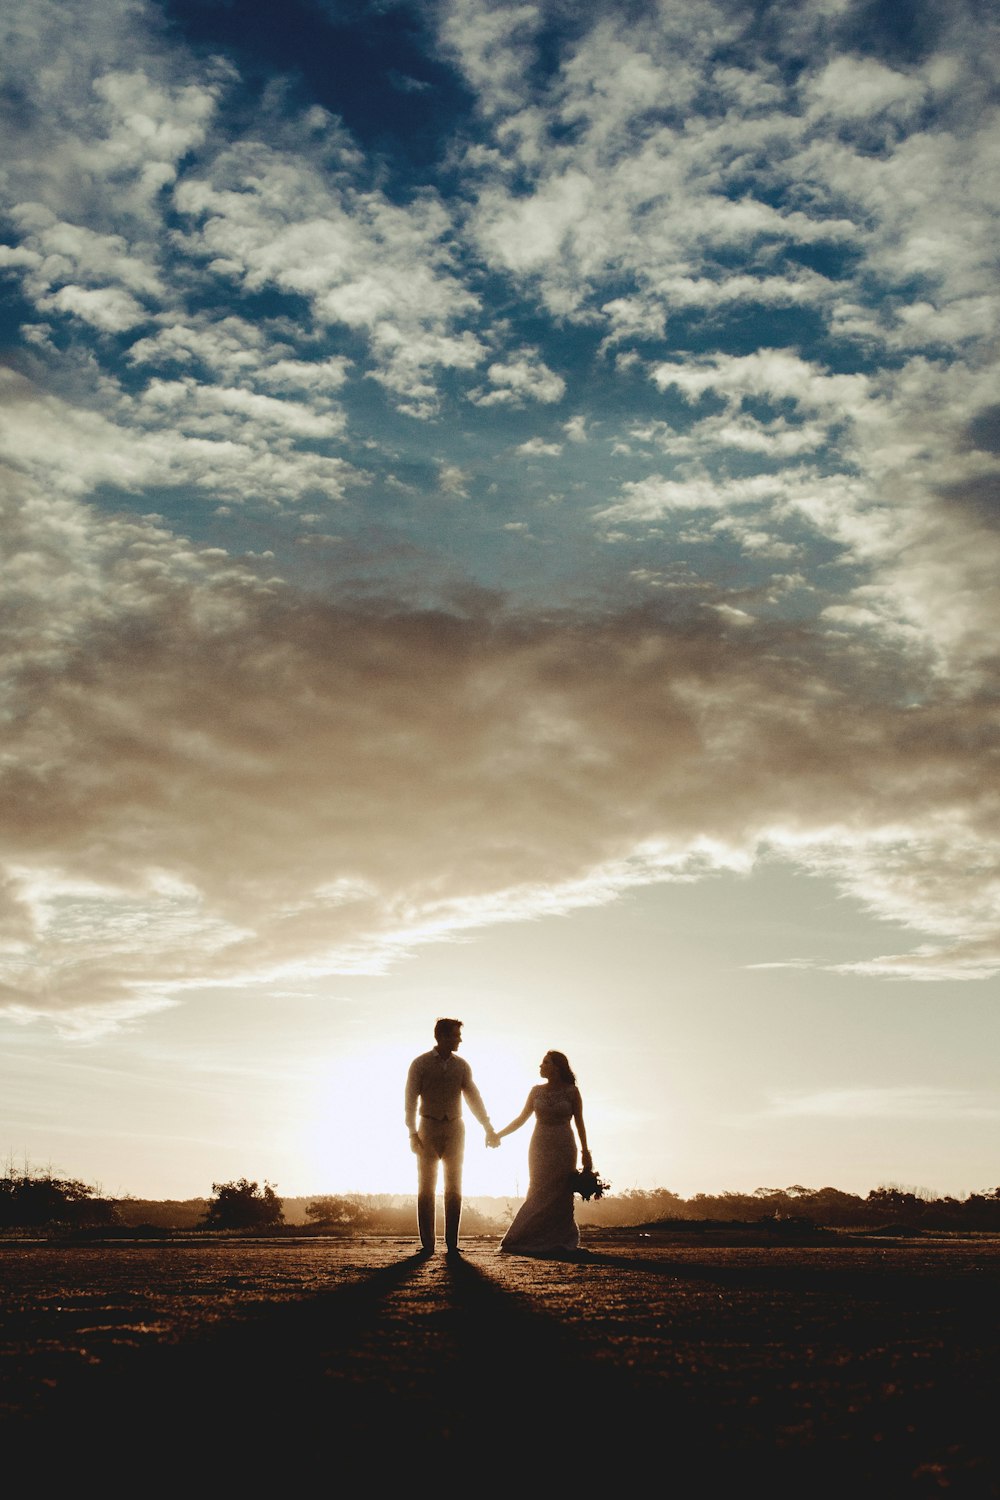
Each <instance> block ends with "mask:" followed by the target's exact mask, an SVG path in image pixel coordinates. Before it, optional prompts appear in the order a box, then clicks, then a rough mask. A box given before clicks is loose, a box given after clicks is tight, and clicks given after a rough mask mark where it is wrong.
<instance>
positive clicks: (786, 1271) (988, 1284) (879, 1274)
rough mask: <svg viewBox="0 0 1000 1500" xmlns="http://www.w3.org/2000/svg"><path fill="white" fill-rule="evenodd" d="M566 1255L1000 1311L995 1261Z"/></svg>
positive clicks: (664, 1272)
mask: <svg viewBox="0 0 1000 1500" xmlns="http://www.w3.org/2000/svg"><path fill="white" fill-rule="evenodd" d="M792 1248H794V1247H792ZM567 1259H572V1260H573V1261H574V1263H576V1264H579V1265H580V1266H581V1267H583V1266H593V1267H606V1268H609V1269H614V1270H619V1271H628V1272H630V1273H631V1274H633V1275H641V1276H648V1277H650V1278H654V1279H657V1280H666V1281H690V1282H700V1283H707V1284H712V1285H717V1286H724V1287H728V1288H730V1289H732V1290H739V1289H744V1290H746V1291H750V1292H758V1291H770V1292H777V1291H787V1292H789V1293H791V1294H793V1295H796V1296H800V1295H802V1294H804V1293H810V1292H817V1293H822V1294H824V1295H827V1296H832V1297H842V1298H861V1299H865V1298H870V1299H871V1300H873V1301H875V1300H877V1301H878V1302H880V1303H883V1304H885V1303H887V1302H895V1303H904V1304H909V1303H913V1304H916V1305H919V1306H921V1307H926V1306H927V1305H928V1303H933V1304H934V1305H951V1306H956V1307H965V1308H967V1309H968V1310H969V1311H970V1312H974V1313H975V1315H976V1317H977V1318H979V1319H981V1318H983V1317H984V1316H987V1317H988V1316H990V1315H991V1314H992V1313H995V1312H1000V1267H998V1269H997V1270H996V1271H991V1272H989V1273H987V1274H986V1275H983V1276H979V1275H976V1274H970V1273H968V1272H962V1271H954V1272H951V1271H947V1272H937V1271H934V1272H932V1273H927V1272H926V1271H924V1270H921V1269H920V1268H919V1267H918V1266H914V1268H913V1269H912V1270H910V1269H907V1268H905V1267H900V1266H899V1265H893V1266H892V1267H891V1268H889V1269H887V1270H883V1269H882V1268H881V1267H877V1266H876V1267H872V1268H869V1269H867V1270H866V1269H860V1270H852V1269H851V1268H849V1267H832V1266H829V1265H825V1266H811V1265H808V1264H801V1263H800V1264H794V1263H790V1262H789V1261H775V1262H774V1263H773V1264H771V1265H761V1264H757V1265H733V1264H728V1265H727V1264H723V1263H721V1262H720V1263H718V1264H711V1265H708V1264H704V1263H702V1264H697V1263H693V1262H692V1261H690V1260H683V1261H680V1260H678V1261H674V1260H670V1259H666V1258H664V1259H661V1260H656V1261H653V1260H648V1259H645V1258H644V1257H642V1256H630V1255H621V1254H617V1253H609V1252H607V1251H601V1250H595V1251H587V1252H585V1254H584V1255H583V1256H581V1257H579V1259H577V1258H576V1257H567Z"/></svg>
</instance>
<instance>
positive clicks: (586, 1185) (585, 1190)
mask: <svg viewBox="0 0 1000 1500" xmlns="http://www.w3.org/2000/svg"><path fill="white" fill-rule="evenodd" d="M572 1180H573V1191H574V1193H579V1194H580V1197H581V1198H582V1199H583V1201H584V1202H585V1203H587V1202H589V1201H590V1199H591V1198H603V1197H604V1194H605V1193H609V1192H610V1191H611V1184H610V1182H605V1181H604V1178H603V1177H599V1176H598V1175H597V1173H596V1172H595V1171H594V1169H593V1167H584V1168H583V1169H582V1170H581V1171H579V1172H574V1173H573V1177H572Z"/></svg>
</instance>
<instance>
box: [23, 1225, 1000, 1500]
mask: <svg viewBox="0 0 1000 1500" xmlns="http://www.w3.org/2000/svg"><path fill="white" fill-rule="evenodd" d="M586 1244H587V1248H588V1251H589V1255H588V1256H587V1258H586V1259H583V1260H581V1261H579V1262H569V1261H566V1262H562V1261H535V1260H526V1259H522V1258H512V1257H501V1256H497V1255H496V1241H495V1240H490V1239H472V1240H468V1241H467V1242H466V1244H465V1253H464V1255H463V1256H462V1257H461V1258H460V1259H458V1260H450V1259H446V1258H445V1257H444V1256H443V1255H436V1256H434V1257H433V1258H431V1259H429V1260H420V1259H418V1258H416V1257H414V1256H413V1254H412V1251H413V1243H412V1241H407V1240H399V1239H387V1238H376V1237H371V1238H368V1239H362V1240H318V1239H310V1240H294V1239H285V1240H278V1241H260V1242H241V1243H233V1242H222V1243H219V1242H211V1241H209V1242H205V1241H204V1240H201V1241H192V1242H172V1243H168V1244H160V1243H151V1244H134V1243H117V1244H109V1245H92V1246H67V1247H58V1246H54V1245H52V1246H49V1245H22V1246H18V1245H16V1244H13V1243H10V1242H8V1243H6V1244H3V1245H0V1276H2V1293H0V1296H2V1306H3V1311H4V1334H3V1343H2V1356H3V1358H2V1364H0V1381H2V1387H0V1399H2V1403H3V1408H2V1409H3V1415H4V1431H3V1437H4V1439H5V1451H6V1452H7V1453H8V1454H9V1453H10V1452H11V1451H12V1450H14V1449H18V1450H20V1451H21V1452H24V1453H25V1454H31V1455H32V1456H33V1458H34V1459H35V1461H36V1462H37V1464H38V1470H37V1473H38V1477H39V1478H42V1477H45V1478H49V1479H51V1480H53V1481H55V1480H59V1481H65V1480H68V1479H70V1478H73V1477H75V1478H78V1479H79V1478H80V1477H82V1476H88V1477H91V1478H96V1479H98V1480H99V1481H100V1483H101V1485H102V1488H104V1489H105V1491H107V1490H108V1489H111V1490H112V1491H113V1492H115V1491H117V1490H119V1489H122V1490H123V1489H125V1488H126V1487H127V1488H129V1489H130V1490H132V1489H134V1488H135V1487H136V1486H138V1485H144V1484H146V1483H148V1482H150V1481H152V1480H156V1481H157V1482H163V1481H166V1482H177V1483H183V1484H185V1486H188V1487H189V1486H190V1484H191V1483H192V1481H193V1480H197V1482H198V1483H199V1484H201V1483H204V1484H205V1485H213V1486H214V1485H216V1484H226V1485H229V1484H231V1483H239V1484H252V1485H253V1486H254V1488H255V1489H258V1488H260V1487H261V1486H263V1485H265V1484H266V1485H269V1486H273V1485H276V1484H280V1485H282V1486H283V1487H284V1488H287V1487H288V1485H290V1484H293V1485H296V1486H297V1485H299V1484H302V1485H310V1484H315V1483H317V1482H321V1483H323V1484H324V1486H325V1485H326V1484H330V1485H336V1486H339V1485H340V1484H342V1483H345V1482H347V1481H348V1479H349V1476H351V1475H355V1476H356V1475H358V1474H359V1472H360V1474H361V1475H363V1476H365V1477H366V1480H367V1481H370V1482H373V1483H376V1482H377V1483H378V1484H379V1485H380V1487H381V1486H384V1485H389V1486H394V1485H395V1484H396V1483H411V1482H413V1480H414V1479H415V1478H416V1477H417V1476H419V1475H420V1474H421V1473H427V1472H428V1470H427V1469H426V1465H427V1464H430V1465H431V1468H430V1471H429V1472H430V1473H432V1474H435V1475H437V1476H438V1477H439V1478H440V1480H441V1482H445V1483H448V1482H450V1481H449V1477H448V1476H449V1475H451V1474H453V1473H456V1474H457V1475H460V1476H462V1477H461V1479H460V1480H458V1479H456V1482H461V1483H462V1485H463V1487H464V1486H466V1485H472V1486H475V1487H476V1488H477V1489H478V1488H480V1487H485V1488H486V1489H487V1490H488V1492H489V1493H493V1492H495V1491H499V1490H507V1489H508V1488H509V1487H510V1486H511V1485H515V1486H520V1485H522V1484H529V1485H530V1486H531V1488H532V1490H534V1488H535V1487H536V1486H538V1485H540V1484H542V1483H546V1484H547V1483H548V1482H549V1481H551V1480H558V1481H559V1482H560V1483H561V1484H565V1483H570V1484H573V1485H574V1486H576V1487H578V1488H580V1489H581V1490H582V1491H583V1492H584V1493H591V1492H599V1491H601V1490H605V1489H607V1490H612V1491H613V1492H615V1493H618V1492H621V1490H622V1489H623V1487H624V1486H627V1487H628V1488H635V1487H640V1486H641V1487H642V1488H643V1489H646V1490H652V1489H654V1488H655V1489H656V1490H658V1491H662V1490H666V1491H667V1493H678V1494H680V1495H684V1496H688V1495H698V1496H715V1495H720V1496H721V1495H728V1494H730V1493H733V1492H737V1491H738V1490H742V1489H745V1488H746V1487H747V1486H753V1487H754V1489H755V1491H756V1490H757V1489H758V1488H760V1487H761V1486H763V1487H764V1490H765V1493H767V1494H769V1495H780V1496H786V1495H788V1496H791V1495H793V1494H794V1495H795V1496H797V1497H805V1496H816V1495H819V1496H830V1497H832V1496H838V1497H845V1500H846V1497H859V1496H864V1497H867V1496H875V1495H878V1496H879V1497H881V1500H893V1497H896V1496H915V1497H916V1496H941V1495H949V1496H953V1495H954V1496H958V1495H961V1496H997V1495H1000V1460H998V1456H997V1397H998V1372H1000V1357H998V1356H1000V1319H998V1314H1000V1241H997V1240H995V1239H986V1238H980V1239H954V1240H947V1239H942V1240H940V1241H938V1240H934V1241H921V1242H918V1243H916V1244H908V1243H906V1242H903V1241H899V1242H892V1241H890V1242H886V1243H882V1244H863V1245H851V1244H843V1245H841V1244H835V1245H833V1246H825V1245H824V1246H806V1247H802V1246H795V1247H793V1246H785V1247H782V1246H778V1245H775V1246H763V1245H760V1246H746V1245H741V1246H737V1245H726V1244H720V1243H712V1244H707V1243H691V1242H686V1243H677V1242H671V1241H670V1240H669V1239H668V1238H667V1237H662V1236H661V1237H658V1236H656V1235H653V1236H652V1237H649V1236H645V1237H640V1236H639V1235H638V1234H628V1233H619V1234H617V1235H614V1236H612V1235H601V1236H599V1237H595V1236H592V1237H590V1238H589V1239H588V1240H587V1241H586ZM453 1465H457V1466H458V1468H457V1470H455V1469H454V1468H453V1467H452V1466H453ZM352 1487H353V1486H352Z"/></svg>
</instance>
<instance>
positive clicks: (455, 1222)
mask: <svg viewBox="0 0 1000 1500" xmlns="http://www.w3.org/2000/svg"><path fill="white" fill-rule="evenodd" d="M461 1042H462V1023H461V1021H456V1020H453V1019H452V1018H451V1017H450V1016H445V1017H442V1018H441V1019H439V1020H438V1021H436V1022H435V1025H434V1043H435V1045H434V1046H433V1047H432V1049H431V1051H430V1052H422V1053H421V1055H420V1056H419V1057H415V1058H414V1059H413V1061H412V1063H411V1064H410V1070H409V1072H408V1073H407V1075H406V1128H407V1130H408V1131H409V1132H410V1149H411V1151H413V1152H414V1154H415V1155H416V1158H417V1229H418V1231H419V1234H420V1254H421V1255H430V1253H431V1252H432V1250H433V1249H434V1194H435V1192H436V1191H437V1175H438V1162H439V1161H440V1162H443V1163H444V1242H445V1248H446V1249H447V1252H448V1254H449V1255H457V1254H458V1253H459V1250H458V1226H459V1222H460V1220H461V1217H462V1158H463V1156H464V1154H465V1121H464V1120H463V1119H462V1098H463V1096H464V1098H465V1099H466V1101H467V1103H468V1106H469V1108H470V1109H471V1111H472V1113H473V1114H474V1115H475V1117H476V1119H477V1120H478V1121H479V1123H480V1125H482V1127H483V1129H484V1130H485V1131H486V1144H487V1146H499V1144H500V1138H499V1136H498V1135H497V1133H496V1131H495V1130H494V1129H493V1126H492V1125H491V1124H490V1117H489V1115H488V1114H487V1113H486V1105H485V1104H484V1103H483V1101H482V1097H481V1096H480V1093H479V1090H478V1089H477V1088H476V1085H475V1084H474V1083H473V1081H472V1069H471V1068H470V1067H469V1064H468V1063H467V1062H466V1061H465V1059H464V1057H456V1056H455V1053H456V1052H457V1051H458V1048H459V1046H460V1045H461ZM418 1109H419V1112H420V1124H419V1126H418V1124H417V1111H418Z"/></svg>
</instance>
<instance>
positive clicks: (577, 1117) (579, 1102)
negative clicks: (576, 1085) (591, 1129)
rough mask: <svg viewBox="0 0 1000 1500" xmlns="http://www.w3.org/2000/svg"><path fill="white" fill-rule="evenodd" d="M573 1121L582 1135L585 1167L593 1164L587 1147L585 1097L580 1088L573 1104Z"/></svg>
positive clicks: (581, 1141) (581, 1148) (581, 1146)
mask: <svg viewBox="0 0 1000 1500" xmlns="http://www.w3.org/2000/svg"><path fill="white" fill-rule="evenodd" d="M573 1123H574V1124H575V1125H576V1133H577V1135H578V1136H579V1137H580V1160H581V1161H582V1162H583V1165H584V1168H588V1167H591V1166H593V1162H592V1160H591V1156H590V1151H589V1150H588V1147H587V1127H586V1125H585V1124H584V1123H583V1097H582V1095H581V1093H580V1090H579V1089H577V1091H576V1102H575V1103H574V1105H573Z"/></svg>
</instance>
